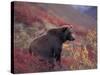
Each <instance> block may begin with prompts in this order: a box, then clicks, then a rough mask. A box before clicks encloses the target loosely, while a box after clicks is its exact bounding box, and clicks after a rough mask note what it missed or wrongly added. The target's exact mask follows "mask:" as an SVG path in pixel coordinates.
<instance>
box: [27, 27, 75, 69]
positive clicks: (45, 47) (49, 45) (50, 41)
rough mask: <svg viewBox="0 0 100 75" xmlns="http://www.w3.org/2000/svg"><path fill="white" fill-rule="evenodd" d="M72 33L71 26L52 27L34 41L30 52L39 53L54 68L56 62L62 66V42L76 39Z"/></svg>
mask: <svg viewBox="0 0 100 75" xmlns="http://www.w3.org/2000/svg"><path fill="white" fill-rule="evenodd" d="M72 34H73V33H72V31H71V28H69V27H61V28H55V29H50V30H48V32H47V33H46V34H45V35H43V36H41V37H39V38H37V39H35V40H33V41H32V43H31V44H30V47H29V52H30V53H31V54H34V55H39V56H40V57H41V58H43V59H44V60H48V63H50V64H52V69H53V68H54V62H57V63H58V64H59V66H60V62H61V52H62V44H63V43H64V42H65V41H67V40H68V41H73V40H75V38H74V37H73V35H72Z"/></svg>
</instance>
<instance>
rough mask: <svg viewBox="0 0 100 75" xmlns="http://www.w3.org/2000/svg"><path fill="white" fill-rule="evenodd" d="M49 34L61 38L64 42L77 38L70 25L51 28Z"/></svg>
mask: <svg viewBox="0 0 100 75" xmlns="http://www.w3.org/2000/svg"><path fill="white" fill-rule="evenodd" d="M48 34H49V35H50V34H51V35H53V36H56V37H58V38H60V40H61V41H62V42H65V41H74V40H75V37H74V36H73V32H72V28H69V27H61V28H56V29H51V30H49V31H48Z"/></svg>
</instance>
